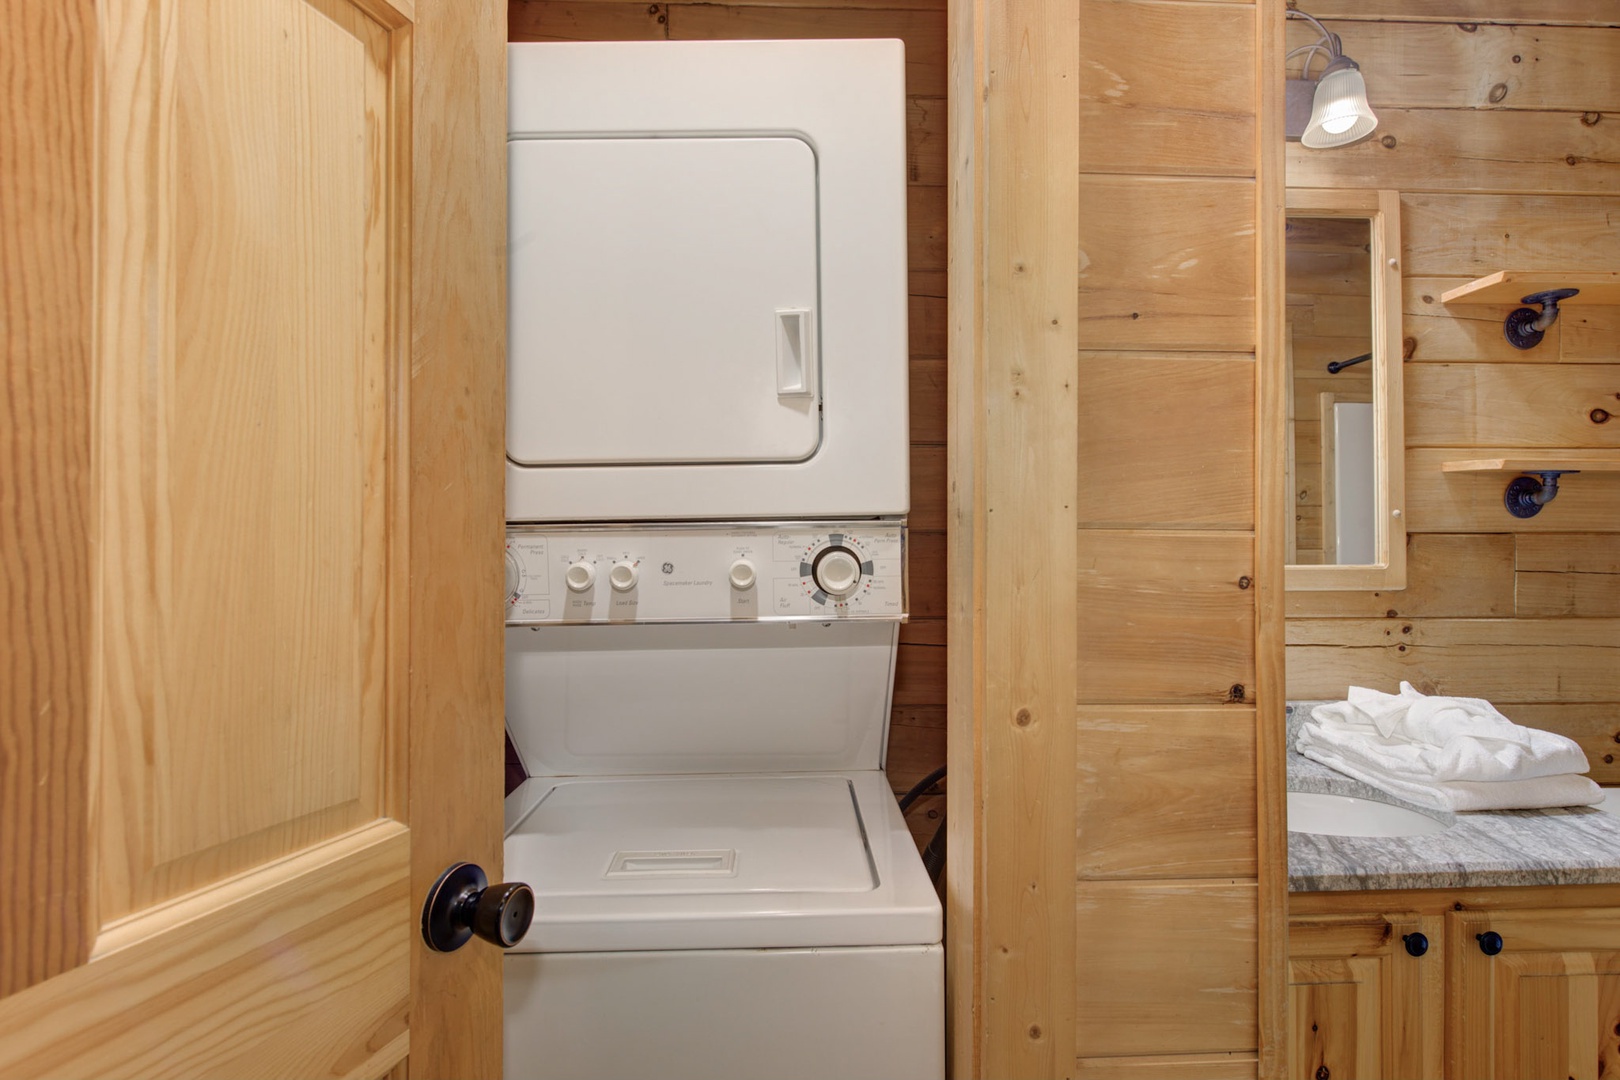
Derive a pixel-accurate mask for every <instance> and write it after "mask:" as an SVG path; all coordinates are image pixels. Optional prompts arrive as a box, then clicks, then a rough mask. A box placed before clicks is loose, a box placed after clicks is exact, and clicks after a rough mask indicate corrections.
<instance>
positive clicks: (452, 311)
mask: <svg viewBox="0 0 1620 1080" xmlns="http://www.w3.org/2000/svg"><path fill="white" fill-rule="evenodd" d="M418 18H419V23H418V25H417V27H416V30H415V34H414V54H413V56H412V70H411V79H410V83H409V87H410V89H409V91H408V92H409V93H410V94H411V100H412V116H413V123H414V125H415V131H416V132H417V134H416V137H415V139H414V140H413V143H412V159H411V169H412V174H413V176H414V178H415V180H414V184H413V186H412V196H413V198H412V205H411V218H410V222H411V223H410V237H411V282H410V303H411V313H412V318H411V330H412V335H411V339H410V342H411V364H410V381H409V387H408V390H406V391H405V392H406V394H407V395H408V401H409V412H408V413H404V414H402V415H400V416H399V417H397V418H396V420H397V422H398V423H400V424H402V425H406V426H407V429H408V430H409V432H410V446H411V454H410V458H409V461H408V462H401V463H400V464H401V466H402V467H403V466H406V465H408V468H409V473H408V479H409V489H410V494H411V498H410V519H409V520H410V532H409V552H408V559H409V562H408V564H407V565H408V567H409V587H410V595H411V609H410V611H411V622H410V626H409V635H410V638H409V640H410V664H411V681H410V700H409V709H410V718H411V728H410V731H411V738H410V746H409V762H410V802H409V805H408V807H406V808H404V810H405V813H406V814H407V820H408V821H409V823H410V826H411V834H412V842H411V871H410V880H411V896H413V897H424V896H426V895H427V893H428V890H429V889H430V887H431V886H432V884H433V882H434V881H435V880H436V879H437V878H438V876H439V874H441V873H442V872H443V871H444V869H445V868H446V867H447V866H449V865H450V864H452V863H454V862H459V861H462V860H466V861H470V862H476V863H478V864H480V865H481V866H483V868H484V870H485V871H486V872H487V873H488V875H489V877H490V880H491V881H499V880H501V877H500V873H501V831H502V830H501V812H502V811H501V796H502V792H503V790H504V787H503V781H502V767H503V760H504V753H503V731H504V722H505V721H504V708H503V696H502V694H503V689H502V682H501V678H500V672H501V669H502V666H503V662H504V653H505V645H504V639H503V638H502V636H501V625H500V620H499V619H498V618H496V617H494V614H493V604H491V605H490V606H489V607H486V606H485V605H484V604H483V603H480V602H478V601H477V598H478V597H495V596H497V595H499V590H500V585H499V581H500V575H501V559H502V555H501V551H502V548H503V545H504V542H505V536H504V522H505V503H504V488H503V479H502V475H501V461H502V459H503V457H504V450H503V447H504V445H505V434H506V431H505V421H506V334H505V328H506V260H505V256H504V252H505V250H506V169H505V162H506V154H505V150H504V146H505V142H506V64H505V54H506V7H505V5H504V4H503V3H501V2H500V0H475V2H471V3H469V2H463V0H455V2H449V0H437V2H435V3H432V4H425V3H424V4H422V6H421V8H420V9H419V11H418ZM402 92H406V91H404V89H403V88H402ZM402 554H404V553H402ZM452 804H453V805H454V806H455V807H456V812H455V813H446V812H445V807H446V806H448V805H452ZM411 941H412V945H411V974H412V982H413V986H414V987H415V996H414V997H413V999H412V1002H411V1016H410V1027H411V1034H412V1042H411V1057H410V1071H411V1075H412V1076H427V1077H432V1076H464V1077H491V1078H492V1077H496V1076H499V1075H501V1004H500V1003H501V955H500V952H499V950H496V949H478V950H473V949H466V950H462V951H460V952H456V953H434V952H430V951H429V950H428V948H427V946H426V945H425V944H424V943H423V941H422V940H421V936H420V935H418V934H413V935H411Z"/></svg>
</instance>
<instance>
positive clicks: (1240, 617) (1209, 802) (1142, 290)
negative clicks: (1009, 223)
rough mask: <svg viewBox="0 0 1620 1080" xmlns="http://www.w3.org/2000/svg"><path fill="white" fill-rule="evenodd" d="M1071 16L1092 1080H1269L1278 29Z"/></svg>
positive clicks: (1209, 11)
mask: <svg viewBox="0 0 1620 1080" xmlns="http://www.w3.org/2000/svg"><path fill="white" fill-rule="evenodd" d="M1080 10H1081V22H1082V33H1081V76H1080V83H1079V90H1080V107H1081V125H1080V136H1081V145H1082V147H1084V150H1083V153H1082V158H1081V178H1080V206H1081V231H1080V248H1081V250H1080V259H1079V265H1080V272H1079V288H1080V318H1081V333H1080V355H1079V376H1078V377H1079V383H1078V386H1079V462H1080V469H1079V488H1078V492H1077V497H1078V500H1079V502H1078V507H1079V572H1080V580H1079V590H1078V597H1077V617H1078V620H1079V625H1080V640H1079V661H1080V675H1079V694H1078V703H1079V709H1078V725H1079V729H1078V749H1077V765H1078V781H1079V798H1078V805H1077V808H1076V810H1077V813H1076V826H1077V836H1078V850H1077V860H1076V870H1077V876H1078V879H1079V895H1078V933H1077V938H1076V940H1077V945H1076V967H1075V970H1076V974H1077V978H1078V992H1077V1001H1076V1020H1077V1022H1076V1030H1075V1053H1076V1056H1077V1062H1076V1069H1077V1073H1078V1075H1080V1076H1085V1077H1099V1078H1100V1077H1118V1076H1146V1075H1151V1076H1189V1077H1191V1076H1203V1077H1208V1076H1253V1075H1255V1074H1256V1073H1258V1072H1260V1071H1262V1070H1263V1069H1265V1068H1269V1066H1268V1065H1263V1064H1262V1061H1261V1056H1260V1055H1261V1053H1262V1047H1263V1045H1265V1042H1266V1041H1267V1040H1265V1039H1264V1038H1263V1037H1262V1034H1261V1031H1262V1025H1263V1024H1264V1025H1265V1026H1266V1027H1267V1029H1268V1030H1269V1029H1270V1027H1271V1025H1273V1024H1274V1023H1275V1017H1276V1014H1277V1011H1278V1010H1277V1009H1276V1008H1275V1006H1274V1003H1268V1002H1267V1000H1265V999H1264V998H1263V995H1262V988H1261V981H1262V979H1261V972H1262V969H1263V968H1265V969H1266V970H1268V971H1270V970H1274V969H1272V968H1270V967H1269V966H1268V965H1270V963H1271V958H1270V957H1269V956H1268V953H1267V945H1266V944H1265V934H1267V933H1269V930H1267V927H1268V926H1270V925H1274V921H1275V920H1274V919H1273V918H1271V917H1270V916H1268V914H1267V912H1266V906H1267V905H1272V906H1280V903H1281V898H1280V897H1279V896H1272V895H1267V896H1265V897H1262V888H1261V882H1262V859H1261V854H1260V852H1261V838H1260V835H1259V832H1258V831H1257V822H1258V820H1259V818H1260V816H1261V814H1262V811H1263V809H1264V808H1263V807H1262V806H1261V805H1260V803H1259V802H1257V798H1258V793H1259V792H1260V791H1261V790H1262V788H1263V785H1262V782H1261V776H1260V772H1261V771H1262V765H1261V763H1262V762H1263V761H1264V760H1265V759H1264V755H1261V754H1260V753H1259V746H1258V744H1257V731H1264V730H1274V720H1275V716H1276V715H1277V713H1278V712H1279V711H1280V705H1279V703H1278V702H1277V701H1276V700H1275V699H1276V697H1277V696H1278V695H1277V691H1278V690H1280V687H1275V686H1272V687H1266V686H1264V685H1262V684H1259V683H1257V678H1258V677H1259V676H1260V674H1261V673H1262V671H1265V670H1267V668H1268V665H1267V663H1266V662H1265V661H1264V658H1263V657H1262V655H1261V653H1262V650H1263V649H1264V648H1265V645H1264V644H1263V643H1262V642H1261V627H1260V625H1259V621H1258V616H1257V612H1258V610H1259V609H1258V606H1257V598H1258V597H1259V596H1260V594H1261V592H1262V590H1263V589H1266V590H1274V589H1276V588H1278V587H1279V586H1280V584H1281V580H1280V563H1281V537H1282V528H1281V525H1282V522H1281V520H1280V518H1281V514H1282V508H1281V506H1280V492H1281V484H1280V482H1279V483H1278V484H1276V485H1275V489H1276V492H1277V493H1278V496H1279V497H1278V498H1276V499H1275V500H1274V499H1273V497H1272V496H1271V495H1267V496H1266V498H1267V499H1268V502H1269V501H1277V502H1278V503H1279V505H1278V506H1276V507H1275V508H1274V509H1273V510H1272V511H1271V513H1272V514H1273V515H1274V516H1276V517H1277V518H1278V519H1279V520H1277V521H1276V522H1274V523H1270V519H1269V518H1267V519H1266V520H1267V522H1268V523H1270V524H1274V525H1275V528H1274V529H1271V530H1270V531H1269V532H1266V533H1265V534H1264V536H1261V535H1260V534H1258V533H1257V522H1259V521H1260V520H1261V519H1260V517H1259V516H1258V512H1257V492H1259V491H1262V490H1269V489H1266V488H1264V487H1263V485H1261V484H1260V483H1259V482H1258V481H1259V472H1258V470H1259V461H1260V460H1261V458H1260V454H1261V452H1262V443H1261V441H1259V439H1258V438H1257V432H1258V431H1260V430H1261V428H1260V422H1259V418H1258V417H1257V413H1256V408H1257V401H1258V395H1259V393H1260V390H1261V380H1262V378H1265V379H1271V378H1282V377H1283V369H1282V367H1281V365H1280V362H1279V361H1280V358H1276V357H1271V356H1267V357H1265V359H1266V362H1267V364H1268V365H1273V364H1274V365H1275V366H1268V367H1267V368H1266V370H1265V374H1264V375H1263V376H1262V372H1261V365H1260V364H1259V363H1258V362H1257V358H1258V357H1260V356H1261V345H1262V342H1263V341H1264V342H1267V346H1266V347H1267V348H1268V349H1270V348H1271V344H1270V337H1271V333H1272V331H1271V326H1272V325H1273V322H1272V317H1271V316H1269V315H1268V314H1267V312H1266V310H1265V304H1264V303H1263V302H1262V298H1263V294H1262V292H1261V290H1260V288H1259V281H1258V276H1259V275H1260V274H1261V272H1262V269H1263V268H1262V262H1263V260H1262V257H1261V251H1260V245H1261V236H1262V234H1263V233H1264V234H1265V235H1266V236H1268V237H1269V236H1272V235H1274V234H1272V233H1269V232H1267V231H1266V230H1265V228H1264V224H1263V221H1262V219H1263V217H1264V216H1265V215H1266V214H1267V213H1268V212H1269V213H1271V214H1272V215H1276V214H1277V213H1278V212H1277V209H1276V207H1277V202H1276V201H1275V200H1276V199H1277V197H1278V195H1279V194H1280V177H1278V176H1276V175H1275V174H1276V173H1277V164H1278V150H1279V149H1280V148H1273V149H1272V150H1271V152H1270V155H1269V160H1270V161H1271V163H1272V164H1271V165H1270V168H1269V172H1268V170H1267V167H1266V164H1265V163H1266V161H1267V160H1268V153H1267V144H1266V142H1265V141H1264V139H1263V137H1262V132H1263V131H1266V130H1268V125H1267V124H1266V122H1265V121H1266V118H1265V116H1264V115H1263V114H1264V112H1265V109H1266V108H1267V107H1269V106H1266V105H1265V104H1263V102H1264V100H1265V94H1266V91H1265V90H1264V89H1263V87H1264V86H1265V84H1266V80H1265V78H1264V76H1263V70H1262V69H1263V67H1264V65H1265V64H1266V63H1267V62H1268V60H1269V58H1270V53H1271V50H1270V49H1268V47H1267V44H1266V42H1267V36H1268V34H1273V33H1274V31H1275V25H1274V24H1275V22H1276V21H1277V20H1280V19H1281V17H1282V15H1281V10H1280V5H1272V4H1269V3H1265V2H1261V3H1258V4H1256V3H1241V2H1237V3H1224V2H1223V3H1210V2H1201V0H1080ZM1211 42H1220V43H1221V44H1220V49H1219V52H1220V59H1219V61H1216V60H1214V59H1213V58H1212V55H1211V52H1210V43H1211ZM1189 72H1193V73H1195V74H1193V75H1189ZM991 145H992V146H994V137H993V135H992V138H991ZM1280 301H1281V298H1280V297H1275V298H1274V300H1273V302H1275V303H1279V304H1280ZM1280 320H1281V313H1280V311H1279V312H1277V313H1276V315H1275V321H1276V325H1277V327H1278V332H1277V333H1276V338H1277V339H1278V340H1280V338H1281V333H1280ZM1277 401H1278V402H1279V404H1280V402H1281V396H1280V395H1279V396H1278V397H1277ZM1266 455H1267V456H1266V458H1265V460H1267V461H1270V460H1271V456H1270V450H1269V449H1267V450H1266ZM1278 463H1279V464H1280V458H1279V459H1278ZM1273 538H1275V539H1273ZM1257 544H1258V546H1259V547H1263V548H1265V550H1264V551H1263V552H1262V551H1260V550H1258V549H1257ZM1268 693H1269V694H1270V698H1269V699H1268V698H1267V697H1266V695H1267V694H1268ZM1257 706H1260V707H1263V708H1264V715H1262V712H1261V711H1259V709H1257ZM1268 717H1269V718H1270V720H1271V721H1273V722H1271V723H1268V722H1267V718H1268ZM1267 798H1270V796H1269V795H1268V796H1267ZM1263 924H1264V925H1263ZM1272 981H1273V982H1274V980H1272ZM1275 993H1276V991H1275V989H1274V987H1273V986H1272V985H1270V984H1268V986H1267V988H1266V990H1265V994H1266V995H1270V996H1272V997H1274V995H1275ZM1270 1041H1275V1040H1274V1039H1273V1040H1270Z"/></svg>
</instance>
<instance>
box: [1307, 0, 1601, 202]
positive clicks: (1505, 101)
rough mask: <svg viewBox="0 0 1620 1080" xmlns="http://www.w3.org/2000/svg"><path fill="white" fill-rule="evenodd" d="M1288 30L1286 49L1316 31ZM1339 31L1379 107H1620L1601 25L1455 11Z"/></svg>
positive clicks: (1576, 109)
mask: <svg viewBox="0 0 1620 1080" xmlns="http://www.w3.org/2000/svg"><path fill="white" fill-rule="evenodd" d="M1312 14H1313V15H1314V14H1316V12H1312ZM1317 17H1318V18H1323V16H1321V15H1318V16H1317ZM1330 25H1331V24H1330ZM1288 33H1289V37H1288V41H1289V45H1290V46H1291V47H1292V46H1296V45H1301V44H1308V43H1309V42H1311V41H1314V40H1315V39H1316V37H1317V32H1316V30H1315V29H1314V28H1312V27H1311V26H1309V25H1308V24H1306V23H1304V22H1303V21H1293V22H1290V23H1289V28H1288ZM1341 36H1342V37H1344V42H1345V45H1344V47H1345V51H1346V52H1348V53H1349V54H1350V55H1351V56H1353V57H1354V58H1355V60H1356V62H1357V63H1358V64H1360V65H1361V70H1362V72H1363V74H1364V76H1365V77H1366V80H1367V85H1368V87H1378V90H1377V91H1376V94H1377V102H1378V105H1379V106H1380V107H1383V106H1389V107H1392V108H1437V109H1490V108H1498V109H1530V110H1558V111H1572V112H1576V113H1580V112H1588V111H1592V112H1612V111H1614V110H1615V109H1616V108H1617V107H1620V76H1617V75H1616V74H1615V72H1614V70H1613V68H1612V66H1611V65H1612V60H1613V52H1612V50H1613V48H1614V42H1613V40H1612V39H1613V36H1614V35H1613V34H1611V33H1609V32H1608V31H1607V30H1601V29H1585V28H1581V27H1549V26H1503V25H1491V24H1489V23H1476V22H1472V21H1469V20H1467V19H1466V18H1463V17H1459V18H1456V19H1447V20H1444V21H1437V22H1421V23H1414V22H1405V23H1391V22H1384V21H1368V22H1358V23H1356V24H1355V25H1354V26H1348V27H1346V29H1345V31H1344V32H1343V34H1341ZM1318 70H1320V68H1318ZM1379 186H1385V185H1382V184H1380V185H1379Z"/></svg>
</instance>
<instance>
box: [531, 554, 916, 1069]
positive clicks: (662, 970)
mask: <svg viewBox="0 0 1620 1080" xmlns="http://www.w3.org/2000/svg"><path fill="white" fill-rule="evenodd" d="M507 556H508V574H507V580H508V597H507V607H508V611H509V613H510V615H511V620H512V621H511V622H509V624H508V627H507V631H506V635H507V644H506V658H507V663H506V700H507V717H508V720H507V726H508V730H509V732H510V734H511V736H512V740H513V743H514V745H515V746H516V748H517V751H518V754H519V756H520V757H521V759H522V761H523V764H524V768H525V770H526V771H527V772H528V773H529V774H530V777H531V778H530V779H529V780H527V781H525V782H524V783H523V784H522V785H521V786H520V787H519V788H517V789H516V790H515V791H514V792H513V793H512V794H511V795H510V796H509V797H508V798H507V822H508V830H507V838H506V875H507V877H509V878H510V879H512V880H517V881H526V882H528V883H529V884H530V885H531V886H532V887H533V889H534V891H535V896H536V911H535V919H534V924H533V926H532V927H531V928H530V930H529V933H528V935H527V936H526V937H525V938H524V940H523V941H522V942H521V943H520V944H519V945H518V946H517V948H516V949H514V950H512V951H511V952H510V953H508V955H507V957H506V960H505V964H506V968H505V970H506V1023H505V1032H506V1047H505V1060H506V1075H507V1076H508V1077H514V1078H516V1077H534V1078H545V1080H550V1078H563V1077H568V1078H573V1080H593V1078H595V1080H607V1078H615V1077H626V1078H628V1077H638V1076H649V1075H659V1076H668V1077H694V1078H696V1077H704V1078H710V1080H714V1078H726V1077H736V1078H746V1077H758V1076H773V1077H806V1078H810V1077H826V1076H841V1077H842V1076H849V1077H861V1076H872V1077H886V1078H916V1080H927V1078H932V1080H937V1078H938V1077H940V1076H942V1075H943V1073H944V1010H943V1000H944V999H943V994H944V985H943V981H944V956H943V950H942V948H941V945H940V939H941V930H942V918H941V912H940V905H939V901H938V899H937V897H936V895H935V893H934V889H933V886H932V883H931V882H930V881H929V880H928V877H927V875H926V873H925V872H924V870H923V867H922V863H921V860H920V859H919V858H918V855H917V850H916V846H915V843H914V841H913V839H912V837H911V834H910V833H909V832H908V831H907V829H906V825H905V821H904V820H903V819H902V817H901V815H900V811H899V808H898V807H897V806H896V804H895V800H894V796H893V793H892V792H891V791H890V788H889V784H888V781H887V778H886V777H885V776H884V774H883V771H882V764H883V753H884V746H885V743H886V738H887V729H888V723H887V721H888V712H889V705H890V688H891V686H892V685H893V676H894V662H895V654H896V647H897V642H898V636H899V626H900V620H899V614H898V612H897V610H896V609H898V611H903V610H904V596H905V580H904V558H903V556H904V529H903V528H902V527H901V526H899V525H897V524H885V525H878V524H873V523H869V522H866V523H863V522H842V523H838V522H833V523H824V524H821V525H807V524H790V525H740V524H724V525H696V524H694V525H681V526H671V525H664V526H656V527H647V528H642V529H637V528H631V527H617V526H616V527H583V528H581V527H562V526H554V527H545V526H530V527H514V528H512V529H511V530H509V533H508V543H507ZM841 563H842V565H840V564H841ZM850 563H852V564H853V566H854V567H855V569H854V571H853V574H854V576H855V580H854V582H853V583H850V584H849V585H848V587H847V588H846V589H845V590H844V592H843V594H842V596H835V595H833V594H831V593H829V592H827V591H826V588H824V587H823V586H822V580H821V579H822V578H829V579H832V581H833V583H835V584H837V585H843V584H844V582H845V577H846V574H847V573H849V572H850V571H848V565H849V564H850ZM742 564H746V565H748V566H751V567H752V568H753V569H754V573H753V574H752V578H751V580H747V583H746V584H745V585H739V584H738V577H737V576H736V575H735V574H734V571H735V569H736V568H737V567H738V566H739V565H742ZM579 566H590V567H595V568H601V567H613V568H618V567H631V568H633V569H635V570H636V571H637V574H636V583H635V585H634V586H633V587H632V588H631V589H630V590H629V591H628V594H626V593H624V592H620V591H619V590H615V589H614V588H613V587H612V585H611V584H610V583H608V581H607V575H604V574H602V573H594V574H593V575H591V576H592V581H591V583H590V584H589V585H588V586H586V587H585V588H583V589H575V588H573V587H571V586H572V583H573V581H574V580H575V579H574V577H573V576H572V575H571V573H570V571H572V570H573V569H574V568H576V567H579ZM818 567H819V568H820V569H821V570H823V571H826V573H824V574H820V575H818V573H817V569H818ZM739 594H741V596H739ZM750 594H751V595H750ZM817 596H820V598H821V599H820V600H817V599H816V597H817ZM776 598H781V599H782V600H783V601H792V603H791V605H789V606H791V608H792V610H791V611H789V612H788V613H786V614H780V615H777V614H771V612H772V611H773V610H774V609H775V608H776V607H777V606H778V605H777V599H776ZM740 600H745V601H746V602H740ZM891 602H892V603H891ZM625 605H629V606H625ZM810 608H814V609H815V610H816V611H817V613H818V615H817V617H814V618H808V617H806V612H807V611H808V610H809V609H810ZM684 620H696V621H684Z"/></svg>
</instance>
